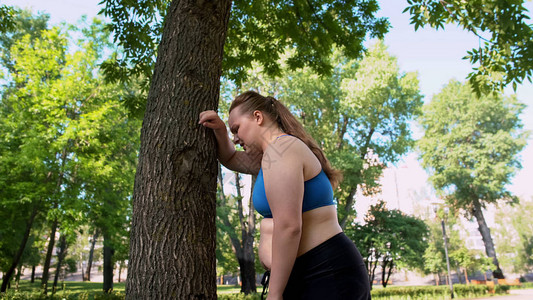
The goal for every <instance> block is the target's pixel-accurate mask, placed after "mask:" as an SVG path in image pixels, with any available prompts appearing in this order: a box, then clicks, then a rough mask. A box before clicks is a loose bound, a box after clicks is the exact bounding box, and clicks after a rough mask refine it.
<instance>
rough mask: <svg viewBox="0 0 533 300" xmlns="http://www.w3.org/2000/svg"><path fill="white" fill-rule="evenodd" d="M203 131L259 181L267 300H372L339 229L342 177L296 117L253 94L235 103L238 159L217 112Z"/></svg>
mask: <svg viewBox="0 0 533 300" xmlns="http://www.w3.org/2000/svg"><path fill="white" fill-rule="evenodd" d="M199 123H200V124H202V125H203V126H205V127H208V128H211V129H213V130H214V133H215V136H216V139H217V143H218V159H219V161H220V162H221V163H222V164H223V165H224V166H226V167H227V168H228V169H231V170H234V171H237V172H241V173H247V174H256V175H257V180H256V183H255V187H254V192H253V201H254V206H255V208H256V210H257V211H258V212H259V213H260V214H262V215H263V216H264V219H263V220H262V221H261V228H260V241H259V259H260V261H261V263H262V265H263V266H264V267H265V269H266V270H268V271H270V282H269V292H268V298H267V299H269V300H274V299H286V300H292V299H343V300H345V299H370V286H369V282H368V277H367V272H366V269H365V266H364V263H363V260H362V258H361V255H360V254H359V251H358V250H357V248H356V247H355V245H354V244H353V242H351V241H350V240H349V239H348V238H347V237H346V235H345V234H344V233H343V232H342V229H341V227H340V226H339V223H338V221H337V210H336V207H335V205H334V202H333V188H332V186H335V185H336V184H337V183H338V180H339V173H338V172H337V171H335V170H334V169H333V168H332V167H331V166H330V164H329V162H328V160H327V159H326V157H325V155H324V153H323V152H322V150H321V149H320V148H319V147H318V146H317V144H316V142H315V141H314V140H313V139H312V138H311V137H310V135H309V134H307V133H306V132H305V130H304V129H303V127H302V125H301V124H300V123H299V122H298V120H297V119H296V118H295V117H294V116H293V115H292V114H291V113H290V111H289V110H288V109H287V108H286V107H285V106H284V105H283V104H281V103H280V102H279V101H278V100H276V99H274V98H272V97H264V96H262V95H260V94H258V93H256V92H253V91H248V92H245V93H243V94H241V95H239V96H237V97H236V98H235V100H234V101H233V102H232V104H231V107H230V112H229V119H228V124H229V126H230V130H231V132H232V133H233V136H234V140H233V143H234V144H239V145H241V146H242V148H243V149H244V151H236V149H235V147H234V145H233V143H232V142H231V140H230V139H229V137H228V134H227V130H226V126H225V124H224V122H223V121H222V120H221V119H220V118H219V117H218V115H217V113H216V112H214V111H204V112H202V113H201V114H200V121H199Z"/></svg>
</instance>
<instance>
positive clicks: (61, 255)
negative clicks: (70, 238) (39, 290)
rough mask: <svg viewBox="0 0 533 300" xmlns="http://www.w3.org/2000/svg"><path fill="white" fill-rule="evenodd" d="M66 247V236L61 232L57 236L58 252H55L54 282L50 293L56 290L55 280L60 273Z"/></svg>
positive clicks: (65, 254) (56, 280)
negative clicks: (58, 236) (59, 235)
mask: <svg viewBox="0 0 533 300" xmlns="http://www.w3.org/2000/svg"><path fill="white" fill-rule="evenodd" d="M67 247H68V245H67V238H66V236H65V235H64V234H62V235H61V237H60V238H59V252H58V253H57V266H56V274H55V276H54V284H53V285H52V294H54V293H55V292H56V290H57V282H58V280H59V274H60V273H61V267H62V266H63V262H64V261H65V257H66V256H67Z"/></svg>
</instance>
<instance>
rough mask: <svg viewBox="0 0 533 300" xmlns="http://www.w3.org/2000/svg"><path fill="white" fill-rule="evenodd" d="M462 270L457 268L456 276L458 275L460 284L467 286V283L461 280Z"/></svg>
mask: <svg viewBox="0 0 533 300" xmlns="http://www.w3.org/2000/svg"><path fill="white" fill-rule="evenodd" d="M461 273H462V272H461V268H460V267H456V269H455V274H457V279H459V283H461V284H465V282H463V279H462V278H461Z"/></svg>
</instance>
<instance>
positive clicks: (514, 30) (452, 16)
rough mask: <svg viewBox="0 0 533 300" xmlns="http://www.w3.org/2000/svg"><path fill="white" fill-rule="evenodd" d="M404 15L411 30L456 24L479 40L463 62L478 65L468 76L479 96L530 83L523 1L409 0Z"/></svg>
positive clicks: (531, 44)
mask: <svg viewBox="0 0 533 300" xmlns="http://www.w3.org/2000/svg"><path fill="white" fill-rule="evenodd" d="M407 2H408V7H407V8H406V9H405V10H404V12H406V11H409V13H410V14H411V23H412V24H414V26H415V29H418V28H419V27H421V26H425V25H429V26H431V27H433V28H436V29H439V28H444V24H446V23H456V24H457V25H459V26H460V27H462V28H463V29H465V30H467V31H469V32H471V33H472V34H474V35H476V36H477V37H478V38H479V47H478V48H477V49H476V48H474V49H472V50H470V51H468V52H467V55H466V56H465V57H464V58H465V59H469V60H470V62H471V63H472V64H479V66H478V67H474V68H473V72H471V73H470V74H469V75H468V78H469V79H470V84H471V86H472V87H473V88H474V90H475V91H476V92H477V93H478V94H479V93H481V92H484V93H488V92H492V91H494V90H497V91H501V90H502V89H503V88H504V87H505V86H507V85H509V84H512V86H513V88H514V89H516V86H517V85H518V84H521V83H522V82H523V81H524V80H526V79H527V80H528V81H529V82H532V74H533V73H532V72H533V69H532V68H531V66H532V65H533V50H532V49H533V26H532V23H531V21H530V19H531V18H530V16H529V15H528V10H527V9H526V8H525V7H524V3H525V2H526V0H519V1H507V0H480V1H462V0H409V1H407Z"/></svg>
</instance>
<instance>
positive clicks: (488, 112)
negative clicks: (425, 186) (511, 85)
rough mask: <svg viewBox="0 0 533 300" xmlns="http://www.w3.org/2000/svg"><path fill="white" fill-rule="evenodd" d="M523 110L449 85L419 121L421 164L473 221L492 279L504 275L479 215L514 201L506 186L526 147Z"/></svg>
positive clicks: (504, 99)
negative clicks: (499, 203)
mask: <svg viewBox="0 0 533 300" xmlns="http://www.w3.org/2000/svg"><path fill="white" fill-rule="evenodd" d="M523 108H524V105H523V104H521V103H519V102H518V100H517V99H516V98H515V97H502V96H501V95H490V96H483V97H477V96H476V95H475V94H474V93H473V92H472V90H471V88H470V86H469V85H464V84H461V83H459V82H456V81H451V82H450V83H449V84H448V85H447V86H445V87H444V88H443V90H442V91H441V92H440V93H439V94H437V95H436V96H434V97H433V99H432V101H431V102H430V103H428V104H427V105H425V107H424V114H423V116H422V117H421V119H420V122H421V125H422V127H423V129H424V131H425V132H424V136H423V137H422V139H421V140H420V141H419V144H418V146H419V150H420V153H421V154H420V156H421V158H422V165H423V166H424V168H426V169H427V170H428V171H429V173H430V181H431V183H432V184H433V186H434V187H435V189H436V190H437V191H438V192H439V193H440V194H441V195H442V196H443V197H444V198H445V200H446V202H447V203H448V204H449V205H450V206H451V207H453V208H456V209H461V210H462V211H463V212H464V213H465V214H466V215H467V216H474V217H475V218H476V220H477V222H478V226H479V232H480V233H481V236H482V238H483V242H484V244H485V250H486V253H487V255H488V256H489V257H491V258H492V259H493V262H494V265H495V267H496V268H495V270H493V274H494V277H496V278H503V273H502V271H501V270H500V267H499V263H498V259H497V257H496V252H495V248H494V244H493V241H492V237H491V234H490V230H489V228H488V226H487V223H486V222H485V219H484V216H483V211H482V210H483V208H484V207H485V206H486V204H488V203H496V202H497V201H499V200H501V201H506V202H513V201H516V197H515V196H513V195H512V194H511V192H509V191H508V190H507V189H506V185H507V184H509V182H510V180H511V177H512V175H513V174H514V173H515V172H516V171H517V170H518V169H519V168H520V162H519V160H518V159H519V157H518V153H519V152H520V151H521V150H522V149H523V147H524V146H525V145H526V137H527V134H526V133H524V132H523V131H521V128H522V123H521V121H520V119H519V115H520V113H521V112H522V110H523Z"/></svg>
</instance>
